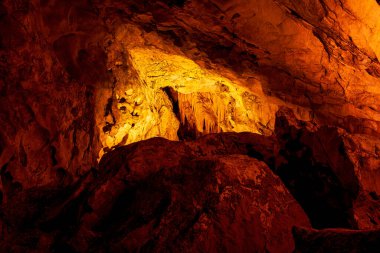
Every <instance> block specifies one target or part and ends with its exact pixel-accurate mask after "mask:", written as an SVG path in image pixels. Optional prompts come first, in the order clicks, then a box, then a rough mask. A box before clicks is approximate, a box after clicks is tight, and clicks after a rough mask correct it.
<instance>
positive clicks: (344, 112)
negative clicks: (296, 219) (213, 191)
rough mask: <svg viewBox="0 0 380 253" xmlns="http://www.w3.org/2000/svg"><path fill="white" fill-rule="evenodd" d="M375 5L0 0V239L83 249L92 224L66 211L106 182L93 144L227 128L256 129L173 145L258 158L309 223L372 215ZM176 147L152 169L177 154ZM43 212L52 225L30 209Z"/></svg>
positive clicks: (366, 220)
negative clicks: (277, 179) (297, 205)
mask: <svg viewBox="0 0 380 253" xmlns="http://www.w3.org/2000/svg"><path fill="white" fill-rule="evenodd" d="M379 14H380V6H379V4H378V1H375V0H366V1H354V0H344V1H336V0H323V1H322V0H307V1H288V0H257V1H248V0H237V1H225V0H208V1H206V0H187V1H185V0H181V1H176V0H160V1H153V0H149V1H134V0H95V1H87V0H69V1H58V0H41V1H39V0H17V1H13V0H4V1H1V2H0V126H1V127H2V129H1V131H0V168H1V170H0V177H1V180H0V190H1V192H0V193H1V194H0V196H1V198H0V199H1V217H2V218H1V220H2V226H3V228H4V230H3V231H4V236H3V237H2V238H3V239H5V238H6V240H5V241H4V245H5V244H7V245H8V244H9V243H10V244H9V245H10V246H12V245H13V244H15V245H19V246H20V247H21V248H20V251H21V252H23V250H22V247H24V246H22V245H23V244H25V243H26V244H27V245H28V246H27V247H32V246H31V245H34V246H36V247H37V248H38V247H40V248H39V249H43V248H46V247H48V246H49V247H52V248H55V249H58V248H62V249H63V251H64V252H67V251H69V248H68V249H65V247H66V246H67V247H82V246H83V245H86V243H83V242H81V240H85V239H83V238H86V236H89V237H90V238H93V237H94V238H95V237H96V233H97V231H93V230H91V229H90V230H88V231H87V230H86V231H81V232H78V230H76V229H77V228H78V226H77V224H82V223H81V221H79V220H78V217H82V216H81V215H79V216H78V213H81V214H83V212H85V211H83V210H87V208H89V207H88V205H87V204H83V203H86V200H87V199H90V195H91V194H92V193H94V192H96V189H97V187H98V185H102V184H103V183H106V181H107V180H108V179H109V178H111V177H107V176H105V178H104V180H105V181H104V182H103V181H101V180H100V179H96V178H93V177H95V175H97V173H100V172H96V171H97V170H98V168H99V167H98V165H97V164H98V161H99V159H100V157H101V156H102V155H104V154H105V153H107V152H110V151H112V150H113V149H114V148H116V147H119V146H123V145H126V144H129V143H133V142H137V141H140V140H145V139H149V138H152V137H156V136H161V137H165V138H167V139H170V140H188V139H195V138H198V137H200V136H202V135H203V134H206V133H210V132H211V133H212V132H226V131H235V132H241V131H249V132H254V133H259V134H262V135H263V136H261V137H258V136H257V135H250V134H242V135H234V134H227V135H226V134H221V135H208V136H205V137H204V138H201V139H199V140H198V141H197V142H189V143H187V144H186V145H185V146H186V148H187V149H189V150H193V151H194V152H195V153H194V154H193V155H194V156H196V157H198V156H202V157H203V156H214V155H218V156H221V157H219V158H217V159H216V160H215V161H218V162H215V163H216V164H219V165H215V166H216V167H215V166H214V167H213V166H211V167H210V168H213V169H216V168H219V167H218V166H222V165H220V164H223V161H224V160H223V159H231V158H223V156H229V155H231V154H243V155H249V156H251V157H253V158H256V159H258V160H260V161H262V162H264V163H265V164H266V165H267V166H268V167H269V168H270V169H272V171H273V172H274V173H275V174H277V175H278V176H279V177H280V178H281V180H282V181H283V183H284V185H285V186H286V187H287V188H288V190H289V191H290V192H291V194H292V195H293V196H294V198H295V199H296V200H297V202H298V203H299V204H300V205H301V206H302V208H303V209H304V210H305V212H306V213H307V215H308V217H309V218H310V222H311V224H312V225H313V226H314V227H316V228H326V227H346V228H358V229H370V228H376V227H378V226H379V224H380V198H379V196H380V184H379V182H380V181H379V176H380V174H379V173H380V172H379V171H380V169H379V168H380V162H379V161H380V160H379V152H380V151H379V150H380V146H379V143H380V139H379V138H380V135H379V132H380V130H379V129H380V128H379V127H380V125H379V120H380V114H379V108H380V104H379V101H380V100H379V93H380V89H379V88H378V87H379V85H380V83H379V77H380V66H379V60H378V57H379V54H380V37H379V36H378V34H379V32H380V31H379V29H380V19H379V18H378V17H379ZM284 108H285V109H284ZM241 136H243V137H241ZM253 136H254V137H253ZM244 138H246V140H242V139H244ZM210 143H211V144H212V143H217V144H215V145H214V144H212V145H210ZM239 143H240V144H239ZM139 145H140V144H139ZM141 145H143V144H141ZM165 145H166V144H165ZM167 145H169V146H170V147H171V148H173V149H177V148H179V146H181V145H182V144H173V143H170V144H167ZM176 145H179V146H178V147H177V146H176ZM185 146H181V147H182V148H184V147H185ZM130 147H136V146H130ZM130 147H129V148H130ZM146 149H147V152H148V151H149V152H152V153H154V151H152V150H151V149H149V148H146ZM128 150H129V149H128ZM142 150H143V148H142V149H141V150H140V151H139V152H141V154H139V156H138V157H145V156H147V154H146V153H144V151H142ZM130 151H131V150H130ZM136 152H137V151H136ZM176 152H177V153H174V154H173V157H172V158H173V159H174V160H173V161H170V162H168V163H167V164H166V165H168V166H169V165H170V166H174V165H173V164H172V162H174V161H177V160H176V159H178V157H179V156H178V157H177V156H176V155H179V154H181V152H185V153H186V152H187V150H182V149H179V150H176ZM154 155H157V156H159V155H160V154H154ZM161 155H162V154H161ZM175 157H177V158H175ZM202 159H203V158H202ZM202 159H201V160H202ZM213 159H214V158H213ZM239 159H240V158H239ZM112 160H115V161H111V160H110V161H108V162H109V164H111V163H117V162H118V159H117V158H115V157H113V158H112ZM140 160H143V159H142V158H141V159H140ZM243 160H244V159H243ZM202 161H203V160H202ZM165 162H167V161H165ZM241 163H245V160H244V161H241ZM253 163H254V164H255V166H256V165H257V166H258V167H259V170H260V171H261V169H262V168H261V167H260V166H261V165H258V164H257V163H256V162H253ZM137 164H139V166H140V165H141V166H140V167H139V168H138V169H136V170H133V171H132V172H133V173H132V172H131V174H130V175H129V177H132V178H134V180H137V181H138V180H142V178H141V177H142V176H143V175H151V173H154V171H156V170H159V169H160V168H158V167H157V168H156V167H155V166H158V164H159V163H157V162H156V161H155V160H154V159H153V160H152V161H151V162H149V163H148V164H145V163H144V162H143V161H138V163H137ZM144 164H145V165H144ZM180 164H181V161H180V160H179V161H177V163H176V165H175V166H174V167H176V166H179V165H180ZM259 164H261V163H259ZM166 165H165V166H166ZM170 166H169V167H170ZM194 166H195V165H194ZM247 166H248V165H247ZM252 166H253V165H252ZM255 166H254V167H253V168H252V170H255V169H256V167H257V166H256V167H255ZM222 167H223V166H222ZM227 167H228V166H227ZM100 168H101V167H100ZM196 168H197V167H196V166H195V167H191V168H190V169H194V170H195V169H196ZM177 170H178V168H177ZM263 170H265V171H267V169H263ZM120 171H123V169H120ZM174 172H175V173H177V174H179V172H178V171H174ZM174 172H173V173H174ZM211 172H213V170H212V169H211ZM211 172H210V173H211ZM214 172H215V171H214ZM215 173H216V172H215ZM215 173H214V174H213V173H211V175H210V179H209V180H212V179H215V178H217V176H216V174H215ZM266 173H268V172H266ZM177 174H175V175H177ZM269 174H270V173H269ZM269 174H268V175H269ZM103 176H104V175H103V174H101V175H100V176H99V177H103ZM161 176H162V179H164V178H165V180H169V181H167V182H176V181H175V180H174V179H173V180H174V181H170V180H172V179H170V178H167V177H166V176H167V175H164V174H162V175H161ZM193 179H194V178H193ZM193 179H191V180H193ZM144 180H145V179H144ZM137 181H136V182H137ZM95 182H96V183H95ZM113 183H114V182H113ZM118 184H119V182H117V183H115V184H114V187H115V191H117V190H118V189H119V188H117V187H118ZM168 184H169V183H168ZM276 184H277V183H276ZM206 185H207V184H206ZM162 186H163V187H164V186H165V187H168V189H169V190H175V191H182V190H181V189H180V188H178V189H177V188H175V187H174V185H173V186H170V185H162ZM203 186H204V185H203ZM131 187H132V186H131ZM133 187H134V186H133ZM173 187H174V188H173ZM84 189H86V190H84ZM240 190H241V189H239V190H238V191H237V192H239V193H240ZM90 193H91V194H90ZM145 193H146V192H145ZM269 193H270V189H268V190H267V192H265V194H269ZM76 194H77V195H76ZM97 194H100V195H101V193H97ZM110 194H111V195H112V194H113V193H110ZM115 194H116V196H119V195H118V194H119V193H118V192H115ZM244 194H245V193H244ZM277 194H280V193H276V194H275V195H277ZM160 196H161V195H160ZM107 197H109V196H107ZM99 198H100V199H102V198H105V197H104V196H103V197H99ZM201 199H204V198H203V197H202V198H201ZM147 201H148V202H149V201H153V200H152V199H149V198H148V199H147ZM255 201H256V200H255ZM92 202H93V204H94V203H95V202H96V200H95V198H94V199H93V200H92ZM44 203H45V204H46V206H45V204H44ZM220 203H224V204H225V202H223V201H222V202H220ZM239 203H240V202H239ZM224 204H221V205H222V206H223V205H224ZM240 204H241V205H243V206H244V205H245V204H244V202H242V203H240ZM240 204H239V206H240ZM94 205H95V204H94ZM142 205H143V204H142ZM78 206H80V207H81V208H83V210H82V209H81V210H79V211H78V210H77V209H76V208H77V207H78ZM25 207H27V208H25ZM99 208H100V207H99ZM144 208H145V206H144ZM45 209H46V213H47V214H48V218H46V219H47V220H49V219H50V218H51V219H52V220H53V221H54V222H52V223H49V222H47V221H46V219H45V217H44V218H41V217H40V216H39V215H42V214H45V211H44V210H45ZM41 210H42V211H41ZM147 210H149V208H147ZM57 215H58V216H57ZM59 215H61V216H59ZM66 215H67V216H68V218H67V219H65V218H62V217H64V216H66ZM139 215H140V214H139ZM141 215H142V216H144V215H145V214H141ZM149 215H150V214H149ZM53 217H56V218H53ZM57 217H58V218H57ZM83 217H84V216H83ZM144 217H145V216H144ZM174 218H175V217H171V218H170V219H174ZM86 219H87V218H86ZM88 219H90V220H91V219H93V218H92V217H90V218H88ZM170 219H169V220H170ZM86 222H88V224H92V223H91V222H92V221H86ZM65 223H67V226H66V225H64V224H65ZM73 223H75V224H74V225H73ZM86 224H87V223H86ZM228 224H229V223H228V222H227V221H226V223H223V226H224V225H225V226H227V225H228ZM86 226H87V225H86ZM86 226H82V227H85V228H86V229H87V228H88V227H86ZM131 226H132V227H130V224H129V223H128V226H127V227H128V229H132V228H133V229H135V228H134V227H133V226H134V225H133V224H132V225H131ZM58 228H60V229H63V230H65V231H66V230H67V231H68V232H67V231H66V232H67V233H66V232H64V233H62V234H59V233H58V232H57V234H58V235H57V234H56V232H52V231H55V230H54V229H58ZM28 229H31V231H33V232H34V234H33V233H32V235H31V236H29V237H28V234H30V232H31V231H30V230H28ZM100 229H104V227H103V228H100ZM128 229H127V230H128ZM111 230H112V229H111ZM103 232H104V231H103ZM224 232H225V231H224ZM19 233H20V235H21V236H18V234H19ZM75 233H80V234H81V236H79V235H75ZM82 233H83V235H82ZM136 233H137V234H139V233H140V234H142V235H143V234H144V233H145V230H142V231H138V232H136ZM94 234H95V235H94ZM270 234H271V233H270ZM142 235H141V236H142ZM55 236H58V237H57V238H59V239H56V237H55ZM136 236H137V235H136ZM139 236H140V235H138V236H137V237H139ZM53 237H54V238H53ZM82 237H83V238H82ZM139 238H140V237H139ZM141 238H142V237H141ZM268 238H269V237H268ZM268 238H267V239H268ZM25 241H27V242H25ZM237 241H238V242H239V243H242V244H241V245H243V242H242V241H239V240H237ZM52 242H55V243H58V244H53V245H51V243H52ZM49 243H50V244H49ZM140 243H141V242H140ZM226 243H227V242H226ZM66 244H67V245H66ZM9 245H8V246H9ZM47 245H48V246H47ZM65 245H66V246H65ZM70 245H71V246H70ZM118 245H121V244H118ZM128 245H129V246H128V247H135V246H133V245H135V244H133V243H132V242H128ZM131 245H132V246H131ZM34 246H33V247H34ZM161 246H162V245H161ZM161 246H160V245H158V246H156V247H158V248H157V249H160V247H161ZM224 246H225V247H229V246H228V245H227V244H225V245H224ZM261 246H262V245H261ZM261 246H260V247H261ZM33 247H32V248H33ZM84 247H86V246H84ZM99 247H103V246H99ZM122 247H124V246H122ZM136 247H137V246H136ZM242 247H243V246H242ZM273 247H277V246H273ZM81 250H82V249H81ZM36 251H38V249H37V250H36Z"/></svg>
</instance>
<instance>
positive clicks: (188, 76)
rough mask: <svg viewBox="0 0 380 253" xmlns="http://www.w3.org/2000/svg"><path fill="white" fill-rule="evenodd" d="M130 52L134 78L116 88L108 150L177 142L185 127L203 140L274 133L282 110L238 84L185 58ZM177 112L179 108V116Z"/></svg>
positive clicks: (149, 51) (106, 138)
mask: <svg viewBox="0 0 380 253" xmlns="http://www.w3.org/2000/svg"><path fill="white" fill-rule="evenodd" d="M128 51H129V54H130V55H129V56H130V63H131V66H132V67H133V74H134V75H135V78H134V79H132V78H130V79H131V80H133V82H132V81H130V83H126V84H120V85H119V86H117V87H116V88H115V94H114V99H115V100H116V101H117V106H116V108H117V112H116V113H114V114H113V117H112V116H110V115H108V116H107V117H108V121H107V119H106V122H107V123H106V124H107V125H110V126H111V127H110V130H109V131H107V130H108V129H106V131H103V133H102V134H101V140H102V143H103V146H104V147H107V148H109V149H110V148H112V147H115V146H119V145H126V144H129V143H133V142H136V141H140V140H144V139H148V138H152V137H156V136H161V137H164V138H167V139H170V140H178V135H177V132H178V129H179V128H180V126H181V124H182V125H184V124H187V125H188V126H190V127H191V128H193V129H194V131H195V132H197V133H198V134H205V133H212V132H252V133H260V134H270V131H271V130H272V129H273V126H274V113H273V112H275V111H276V110H277V107H276V106H274V105H271V104H268V103H266V102H265V101H263V98H260V97H259V96H258V95H255V94H254V93H253V92H252V91H249V90H247V89H246V88H244V87H243V86H242V85H239V83H238V82H237V81H236V82H234V81H233V80H230V79H228V78H225V77H223V76H222V75H220V74H216V73H213V72H212V71H211V70H208V69H204V68H202V67H200V66H199V65H198V64H196V63H195V62H194V61H192V60H191V59H188V58H186V57H184V56H180V55H176V54H169V53H166V52H164V51H162V50H159V49H156V48H148V47H146V48H143V47H135V48H131V49H129V50H128ZM131 73H132V71H131ZM130 75H131V74H130ZM167 89H170V91H171V93H172V94H168V93H167ZM171 96H173V97H171ZM174 104H175V105H174ZM174 106H178V112H177V115H175V113H174V112H173V111H174V109H173V108H174ZM107 117H106V118H107ZM102 154H103V151H101V154H100V156H101V155H102Z"/></svg>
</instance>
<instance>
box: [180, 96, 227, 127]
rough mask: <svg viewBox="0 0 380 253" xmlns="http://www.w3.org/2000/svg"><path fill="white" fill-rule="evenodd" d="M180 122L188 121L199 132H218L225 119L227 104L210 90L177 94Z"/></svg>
mask: <svg viewBox="0 0 380 253" xmlns="http://www.w3.org/2000/svg"><path fill="white" fill-rule="evenodd" d="M178 106H179V112H180V118H181V122H182V123H185V120H186V119H187V120H188V121H189V123H190V124H191V125H192V126H193V127H196V129H197V130H198V131H199V132H203V133H213V132H220V131H221V129H222V127H221V124H223V122H224V121H225V117H226V114H227V112H226V110H227V106H226V105H225V101H223V99H222V98H221V97H220V96H219V95H218V94H214V93H210V92H202V93H200V92H195V93H189V94H181V93H179V94H178Z"/></svg>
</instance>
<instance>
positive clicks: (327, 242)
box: [293, 227, 380, 253]
mask: <svg viewBox="0 0 380 253" xmlns="http://www.w3.org/2000/svg"><path fill="white" fill-rule="evenodd" d="M293 234H294V238H295V241H296V249H295V251H294V252H321V253H322V252H360V253H370V252H377V251H378V250H379V247H380V230H362V231H357V230H348V229H323V230H316V229H309V228H299V227H296V228H294V229H293Z"/></svg>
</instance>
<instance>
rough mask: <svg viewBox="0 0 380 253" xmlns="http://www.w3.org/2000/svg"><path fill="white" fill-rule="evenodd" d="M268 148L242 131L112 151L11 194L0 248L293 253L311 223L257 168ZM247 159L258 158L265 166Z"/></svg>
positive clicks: (261, 168)
mask: <svg viewBox="0 0 380 253" xmlns="http://www.w3.org/2000/svg"><path fill="white" fill-rule="evenodd" d="M228 143H234V144H235V145H234V146H229V145H226V144H228ZM273 149H274V146H273V142H271V141H269V140H268V139H265V138H263V137H261V136H258V135H253V134H248V133H247V134H226V135H210V136H207V137H205V138H202V139H201V140H200V141H197V142H187V143H186V142H171V141H168V140H165V139H162V138H154V139H151V140H147V141H143V142H139V143H135V144H131V145H129V146H126V147H121V148H118V149H116V150H114V151H112V152H110V153H108V154H107V155H105V156H104V158H103V159H102V160H101V162H100V165H99V170H98V171H91V172H89V173H88V174H87V175H86V176H85V177H83V178H82V180H81V181H79V182H78V184H76V185H72V186H66V187H65V186H62V187H55V188H54V187H53V188H48V189H47V188H42V187H41V188H36V189H30V190H27V191H23V192H19V193H18V194H16V196H15V198H14V200H13V201H11V202H8V203H9V204H7V205H4V206H3V211H4V218H3V221H4V223H3V229H4V231H7V232H6V233H5V235H4V236H5V239H6V240H5V241H2V243H1V244H0V248H1V250H2V251H8V252H9V251H12V250H14V251H15V252H25V251H28V252H38V251H39V250H42V251H47V250H51V251H53V252H125V251H128V252H129V251H149V252H167V251H173V252H177V251H184V252H205V251H207V252H234V251H236V250H237V251H240V252H250V251H251V250H252V249H255V250H256V251H258V252H264V251H269V252H291V251H292V249H293V248H294V243H293V239H292V234H291V228H292V226H293V225H297V226H310V225H309V221H308V218H307V216H306V214H305V213H304V212H303V210H302V208H301V207H300V206H299V204H298V203H297V202H296V201H295V200H294V199H293V197H292V196H291V194H290V193H289V191H288V190H287V189H286V188H285V186H284V185H283V183H282V182H281V180H280V178H279V177H278V176H276V175H274V174H273V172H272V171H271V170H270V169H269V168H268V166H267V165H266V164H265V163H264V162H263V161H264V160H266V159H267V158H266V157H267V155H268V154H269V153H272V154H273ZM247 153H248V154H251V156H255V155H256V156H257V155H258V154H261V153H262V154H263V155H262V157H261V159H263V161H259V160H257V159H255V158H252V157H249V156H247V155H243V154H247ZM33 250H34V251H33Z"/></svg>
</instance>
